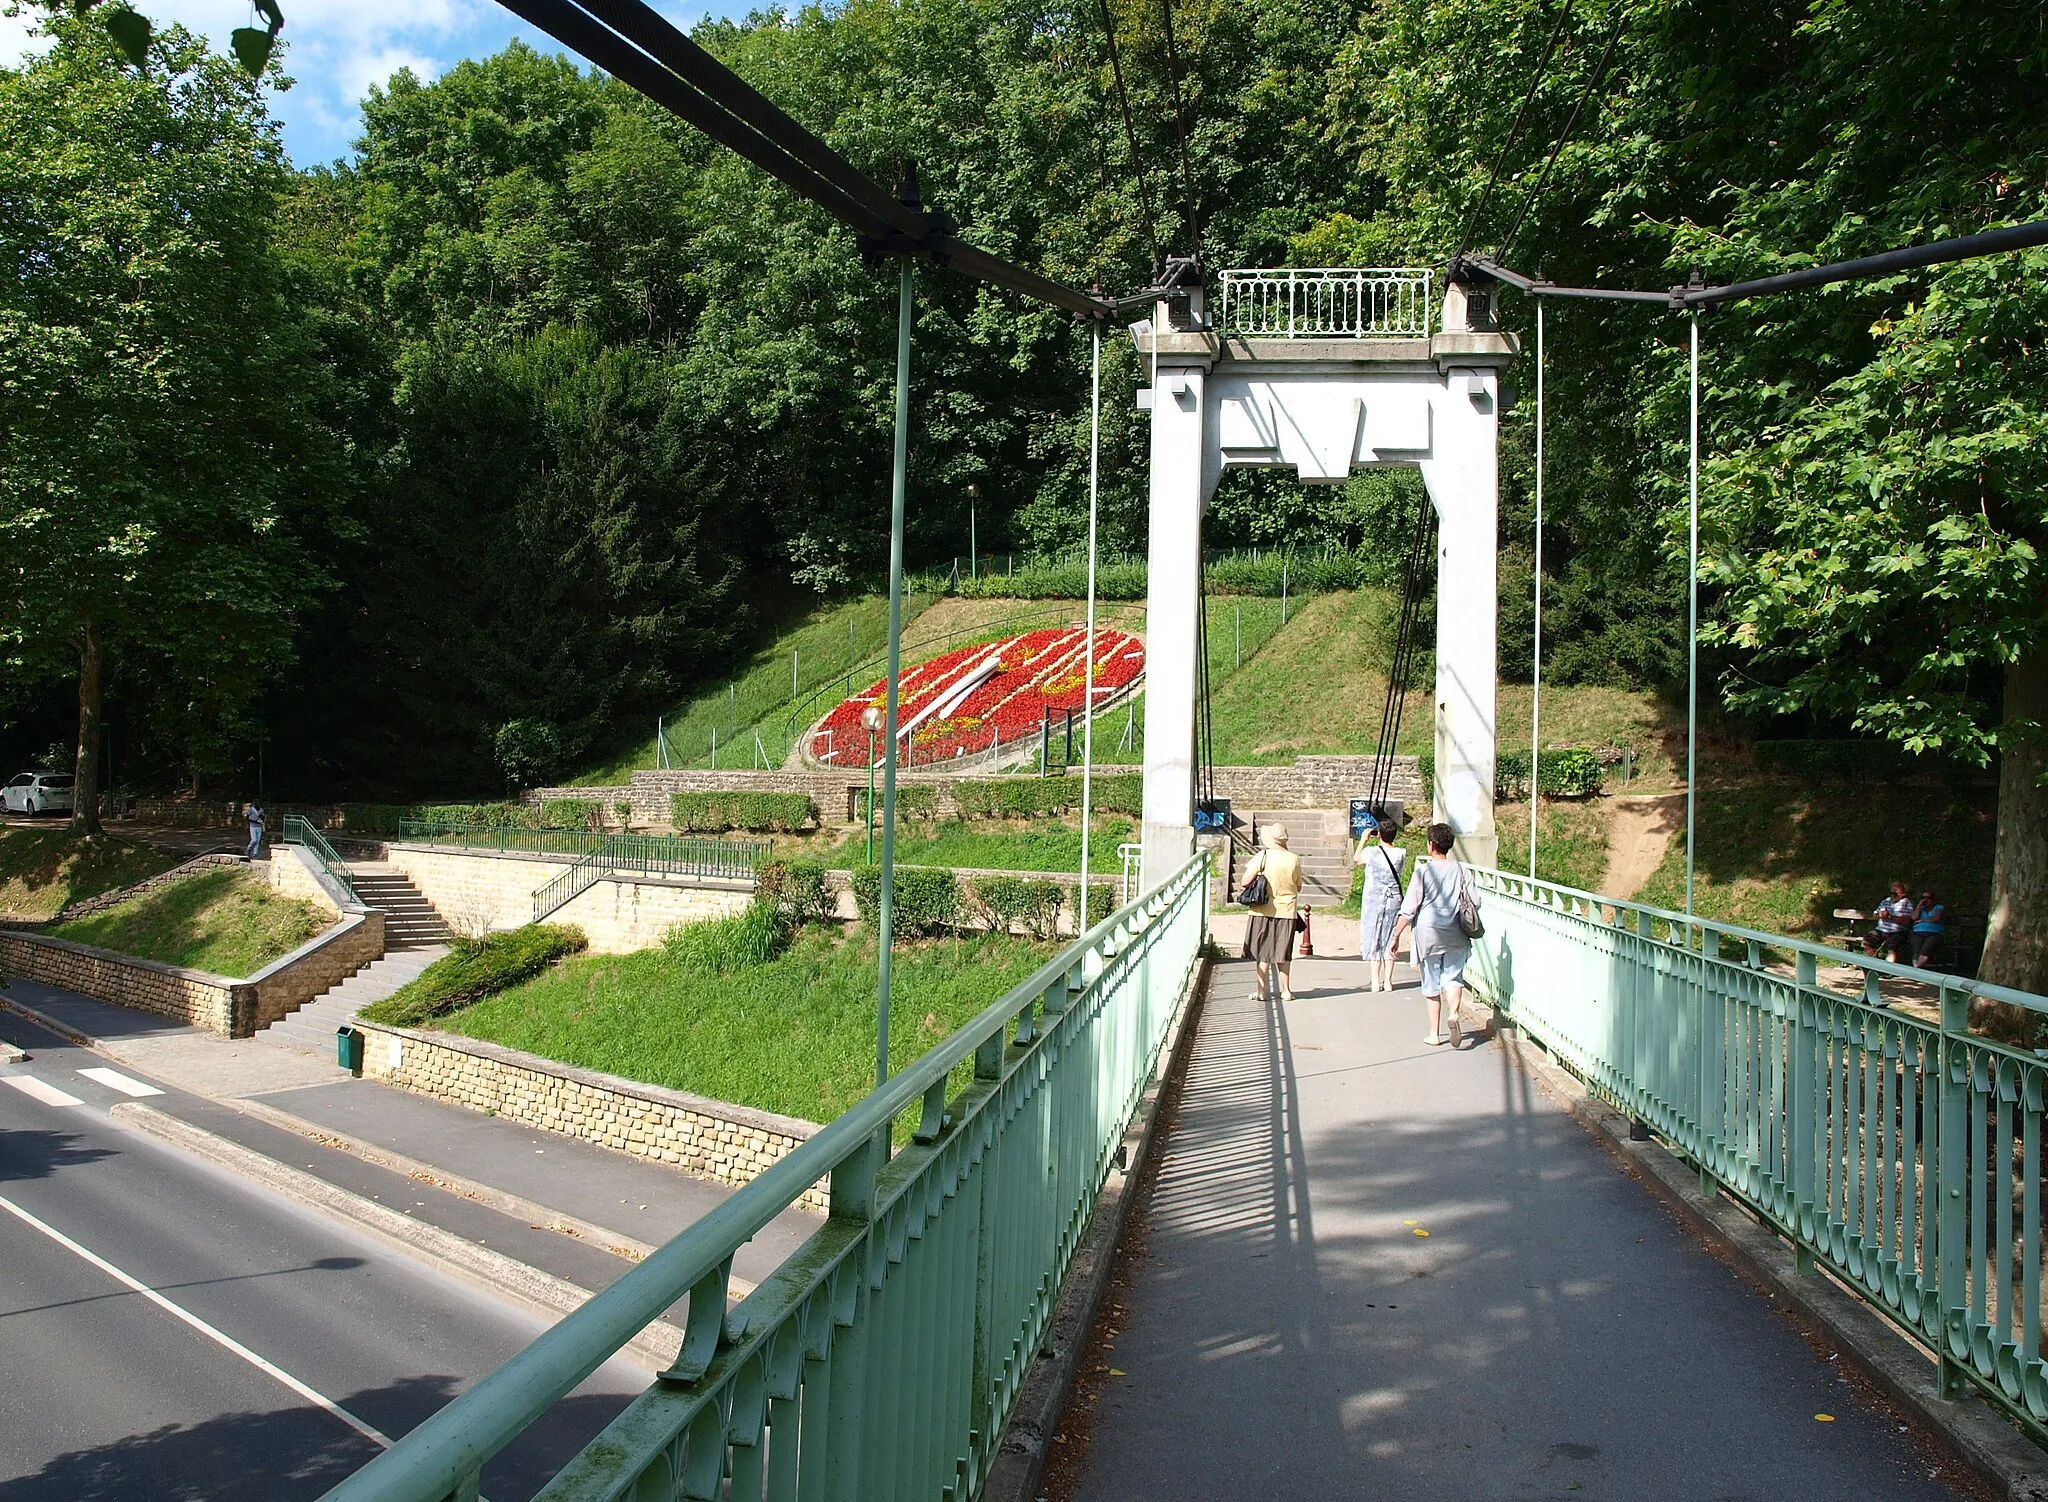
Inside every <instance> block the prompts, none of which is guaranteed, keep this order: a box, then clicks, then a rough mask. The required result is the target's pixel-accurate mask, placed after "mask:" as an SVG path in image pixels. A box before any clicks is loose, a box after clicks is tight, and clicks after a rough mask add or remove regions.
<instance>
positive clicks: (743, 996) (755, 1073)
mask: <svg viewBox="0 0 2048 1502" xmlns="http://www.w3.org/2000/svg"><path fill="white" fill-rule="evenodd" d="M1050 953H1051V948H1050V946H1047V945H1041V944H1034V943H1030V942H1028V941H1026V940H1022V939H1012V938H997V937H994V936H989V935H984V936H982V937H979V938H962V939H960V940H958V941H955V940H951V939H947V940H940V941H936V942H933V943H930V944H917V945H905V946H901V947H899V948H898V950H897V952H896V957H895V965H894V992H895V995H894V998H893V1000H892V1003H891V1006H890V1008H889V1041H890V1050H889V1051H890V1059H891V1063H892V1067H894V1068H901V1067H903V1066H904V1065H905V1064H908V1063H909V1062H910V1061H911V1060H913V1059H915V1058H916V1057H917V1056H918V1055H919V1054H921V1053H923V1052H924V1051H925V1050H926V1049H928V1048H930V1047H931V1046H932V1045H933V1044H935V1043H937V1042H939V1041H941V1040H942V1039H944V1038H945V1037H946V1036H947V1035H948V1034H950V1033H951V1032H952V1031H953V1030H954V1029H955V1028H957V1027H958V1026H960V1024H961V1023H963V1022H964V1021H966V1020H967V1019H968V1018H969V1017H972V1016H973V1015H974V1014H975V1013H977V1012H979V1011H980V1010H981V1009H982V1008H983V1007H985V1006H987V1005H988V1004H989V1003H990V1002H992V1001H994V1000H995V999H996V998H997V997H999V996H1001V995H1002V994H1003V992H1004V991H1006V990H1008V989H1009V988H1010V987H1011V986H1013V985H1015V984H1017V982H1019V981H1021V980H1022V979H1023V978H1024V977H1025V976H1027V975H1029V974H1030V973H1031V971H1032V970H1033V969H1035V968H1036V967H1037V966H1038V965H1039V964H1041V963H1042V962H1043V961H1044V959H1045V957H1046V956H1047V955H1048V954H1050ZM440 1025H441V1026H442V1027H444V1028H446V1029H449V1030H451V1031H454V1032H459V1033H462V1034H464V1035H465V1036H468V1037H472V1038H484V1039H488V1040H490V1041H491V1042H494V1043H502V1044H504V1045H505V1046H507V1047H509V1048H519V1049H525V1050H526V1051H528V1052H529V1053H537V1054H540V1055H542V1056H544V1057H546V1058H551V1059H557V1060H560V1061H561V1062H563V1063H565V1064H579V1065H582V1066H583V1067H585V1068H587V1069H601V1070H604V1071H606V1072H607V1073H611V1074H618V1075H624V1076H625V1077H627V1078H628V1079H637V1080H644V1081H646V1082H647V1083H649V1084H654V1085H666V1086H668V1087H669V1088H670V1089H675V1090H690V1091H694V1092H696V1093H697V1094H699V1095H708V1096H710V1097H712V1098H713V1099H716V1100H725V1101H732V1102H735V1103H736V1104H739V1105H747V1106H754V1107H757V1108H758V1109H761V1110H765V1111H777V1112H781V1113H782V1114H784V1115H787V1116H797V1117H802V1118H805V1119H807V1120H811V1121H830V1120H831V1119H832V1118H833V1117H835V1116H837V1115H838V1114H839V1113H840V1112H842V1111H844V1110H845V1109H846V1108H847V1107H848V1106H851V1105H852V1104H854V1103H855V1102H856V1101H858V1100H860V1099H861V1098H862V1097H863V1096H865V1095H866V1094H867V1093H868V1092H869V1091H870V1090H871V1089H872V1088H873V1087H874V1075H875V949H874V944H873V941H872V940H871V939H869V938H868V937H867V936H866V935H865V934H864V933H861V932H858V931H856V933H855V934H854V935H853V936H851V937H842V936H841V935H839V934H838V933H837V932H836V931H829V930H827V929H823V928H807V929H805V930H803V931H802V932H801V933H799V934H798V935H797V937H796V939H795V941H794V942H793V943H792V944H791V945H790V947H789V949H788V950H786V951H785V952H784V953H783V954H781V955H780V956H778V957H777V958H776V959H774V960H771V961H769V962H768V963H767V964H765V965H756V966H752V967H749V968H747V969H744V970H741V971H739V972H738V973H737V974H732V975H721V974H719V973H718V972H717V971H716V970H715V969H711V968H707V967H700V966H696V965H692V964H689V963H686V962H683V961H680V960H678V959H677V958H675V957H673V956H672V955H670V954H669V953H668V952H667V951H665V950H660V949H649V950H642V951H640V952H639V953H637V954H629V955H589V956H583V957H579V958H577V959H572V960H568V961H565V962H564V963H562V964H560V965H558V966H556V967H555V968H554V969H553V970H551V971H549V972H548V973H547V974H545V975H542V976H540V977H538V978H537V979H535V980H531V981H528V982H527V983H526V984H524V985H522V986H518V987H515V988H514V989H512V990H510V991H505V992H502V993H500V994H499V995H497V996H493V997H491V998H489V999H488V1000H485V1001H480V1002H478V1003H477V1004H476V1005H474V1006H471V1007H469V1008H467V1009H465V1010H463V1011H461V1012H458V1013H456V1014H455V1015H453V1016H452V1017H449V1018H447V1019H446V1020H445V1021H444V1022H442V1023H441V1024H440Z"/></svg>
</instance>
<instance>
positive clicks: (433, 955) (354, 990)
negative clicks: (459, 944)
mask: <svg viewBox="0 0 2048 1502" xmlns="http://www.w3.org/2000/svg"><path fill="white" fill-rule="evenodd" d="M447 952H448V946H447V945H446V944H423V945H421V946H420V947H418V948H414V949H400V950H398V951H397V952H395V953H387V954H386V955H385V956H384V958H382V959H380V960H375V961H372V962H371V963H370V964H368V965H365V966H364V967H363V968H362V969H360V970H358V971H357V972H356V973H355V974H354V975H351V976H350V977H348V979H346V980H344V981H342V982H341V983H340V984H339V985H336V986H331V987H329V988H328V989H327V990H325V991H323V992H321V993H320V994H319V995H318V996H316V997H314V998H313V999H312V1000H311V1001H309V1002H307V1003H306V1004H305V1005H304V1006H302V1007H300V1008H299V1009H298V1010H297V1011H294V1012H291V1013H289V1014H287V1015H286V1016H283V1017H280V1018H279V1019H278V1020H277V1021H275V1022H273V1023H271V1024H270V1026H269V1027H266V1028H264V1029H262V1030H261V1031H260V1032H258V1033H257V1034H256V1036H257V1037H258V1038H261V1039H264V1040H266V1041H267V1042H271V1043H275V1044H278V1045H279V1046H281V1047H285V1048H296V1049H299V1050H300V1051H302V1052H305V1053H313V1054H327V1055H330V1056H331V1055H332V1053H333V1050H334V1034H335V1030H336V1029H337V1028H341V1027H345V1026H347V1025H348V1024H349V1023H351V1022H353V1021H355V1019H356V1017H357V1016H358V1015H359V1014H360V1013H361V1012H362V1010H363V1008H364V1007H366V1006H369V1005H370V1004H371V1003H372V1002H376V1001H382V1000H383V999H384V998H385V997H387V996H389V995H390V994H391V993H392V992H394V991H396V990H397V989H398V988H399V987H400V986H403V985H404V984H405V983H406V982H407V981H410V980H413V979H416V978H417V977H418V976H419V973H420V972H421V971H423V970H425V969H426V968H427V966H429V965H431V964H433V962H434V961H435V960H437V959H439V958H440V957H441V956H442V955H444V954H446V953H447Z"/></svg>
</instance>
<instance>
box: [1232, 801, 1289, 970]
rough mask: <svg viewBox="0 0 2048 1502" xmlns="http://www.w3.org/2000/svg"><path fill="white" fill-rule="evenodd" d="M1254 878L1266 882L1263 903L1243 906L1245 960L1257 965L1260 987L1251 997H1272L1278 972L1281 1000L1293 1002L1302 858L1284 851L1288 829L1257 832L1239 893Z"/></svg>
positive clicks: (1274, 827)
mask: <svg viewBox="0 0 2048 1502" xmlns="http://www.w3.org/2000/svg"><path fill="white" fill-rule="evenodd" d="M1254 876H1263V877H1265V878H1266V900H1265V901H1264V902H1254V903H1248V904H1246V906H1247V908H1248V909H1249V910H1250V913H1251V917H1250V919H1249V920H1248V921H1247V922H1246V923H1245V927H1244V957H1245V958H1246V959H1248V960H1257V961H1258V962H1259V985H1258V989H1257V990H1256V991H1254V992H1253V993H1252V995H1253V997H1254V998H1255V999H1259V1000H1263V999H1264V998H1265V997H1266V996H1268V995H1269V994H1271V987H1272V977H1273V972H1274V971H1275V970H1278V971H1279V972H1280V999H1281V1000H1282V1001H1292V1000H1294V984H1293V978H1292V975H1291V970H1292V967H1293V962H1294V922H1295V916H1294V908H1295V899H1297V898H1298V897H1300V896H1301V857H1300V856H1298V855H1296V854H1295V853H1294V852H1293V851H1291V850H1289V849H1288V848H1287V827H1286V826H1285V825H1284V824H1268V825H1266V826H1265V827H1264V828H1263V829H1261V830H1260V831H1259V853H1258V854H1257V855H1255V856H1253V857H1252V858H1251V862H1250V864H1248V865H1247V866H1246V867H1245V868H1244V882H1242V883H1240V884H1239V886H1238V890H1239V891H1240V892H1242V891H1243V890H1244V887H1245V885H1247V884H1249V883H1250V881H1251V879H1252V878H1253V877H1254Z"/></svg>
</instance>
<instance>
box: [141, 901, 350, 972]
mask: <svg viewBox="0 0 2048 1502" xmlns="http://www.w3.org/2000/svg"><path fill="white" fill-rule="evenodd" d="M369 921H370V913H369V909H367V908H360V907H359V908H357V909H355V910H354V911H353V912H346V913H343V914H342V915H341V918H340V920H339V921H338V922H335V923H330V924H329V925H328V926H327V927H326V928H323V929H321V930H320V932H319V933H317V934H315V935H313V937H312V938H310V939H308V940H306V942H305V943H303V944H301V945H300V946H299V947H298V948H297V949H294V950H293V951H291V953H289V954H283V955H279V956H278V957H277V958H276V959H274V960H272V961H271V962H270V963H269V964H267V965H265V966H264V967H263V968H262V969H261V970H258V971H257V972H256V973H255V974H254V975H252V976H250V977H249V978H248V979H247V980H240V981H231V982H229V984H231V985H237V986H259V985H261V984H263V982H265V981H267V980H272V979H274V978H276V977H277V976H279V975H281V974H283V973H284V972H285V971H287V970H289V969H291V968H292V966H294V965H296V964H298V963H299V961H301V960H303V959H305V958H307V957H308V956H309V955H315V954H318V953H319V952H320V951H321V950H322V949H324V948H326V947H327V946H328V945H329V944H331V943H333V942H334V941H335V940H336V939H339V938H343V937H345V936H346V935H348V934H350V933H352V932H354V931H355V930H356V929H358V928H361V927H362V926H363V925H364V924H365V923H368V922H369ZM140 963H145V964H146V963H148V962H147V961H142V962H140ZM188 973H190V974H193V975H198V974H200V973H201V972H199V971H196V970H195V971H191V972H188ZM210 978H211V979H218V977H210Z"/></svg>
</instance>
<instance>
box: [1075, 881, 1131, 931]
mask: <svg viewBox="0 0 2048 1502" xmlns="http://www.w3.org/2000/svg"><path fill="white" fill-rule="evenodd" d="M1116 889H1117V883H1116V882H1114V881H1107V880H1096V881H1090V882H1089V883H1088V926H1089V927H1090V928H1093V927H1094V926H1095V925H1096V924H1098V923H1100V922H1101V921H1102V920H1103V919H1104V918H1107V917H1108V916H1109V915H1110V914H1111V913H1113V912H1115V911H1116V907H1117V902H1116ZM1061 895H1062V897H1064V898H1065V900H1066V904H1067V911H1068V912H1070V913H1072V914H1073V915H1074V920H1075V923H1076V924H1077V925H1078V924H1079V922H1080V917H1081V883H1079V882H1078V881H1077V882H1073V883H1071V884H1070V885H1067V886H1065V887H1063V888H1062V889H1061Z"/></svg>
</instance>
